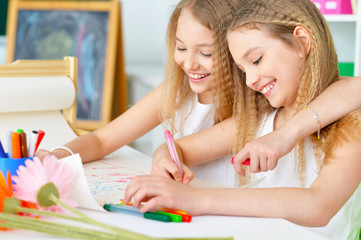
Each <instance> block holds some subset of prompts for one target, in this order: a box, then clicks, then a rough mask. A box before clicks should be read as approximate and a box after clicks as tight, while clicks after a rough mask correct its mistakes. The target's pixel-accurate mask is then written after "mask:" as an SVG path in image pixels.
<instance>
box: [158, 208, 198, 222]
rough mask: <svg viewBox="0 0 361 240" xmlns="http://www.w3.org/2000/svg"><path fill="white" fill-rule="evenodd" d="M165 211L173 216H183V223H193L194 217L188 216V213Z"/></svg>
mask: <svg viewBox="0 0 361 240" xmlns="http://www.w3.org/2000/svg"><path fill="white" fill-rule="evenodd" d="M163 210H164V209H163ZM164 211H165V212H167V213H173V214H176V215H179V216H181V217H182V222H190V221H192V216H191V215H189V214H187V213H186V212H183V211H178V210H170V209H166V210H164Z"/></svg>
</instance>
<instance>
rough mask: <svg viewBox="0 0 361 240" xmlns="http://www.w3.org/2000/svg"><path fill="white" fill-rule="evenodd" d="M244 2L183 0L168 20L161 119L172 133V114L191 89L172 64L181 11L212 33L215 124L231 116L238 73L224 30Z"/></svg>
mask: <svg viewBox="0 0 361 240" xmlns="http://www.w3.org/2000/svg"><path fill="white" fill-rule="evenodd" d="M244 2H245V0H182V1H180V2H179V4H178V5H177V6H176V8H175V10H174V11H173V14H172V15H171V17H170V21H169V24H168V30H167V37H166V41H167V47H168V63H167V69H166V80H165V85H164V91H163V96H162V99H163V101H162V102H163V104H164V105H163V106H162V119H164V120H168V123H169V125H170V128H171V129H172V132H173V133H174V132H175V126H174V121H175V114H176V112H177V111H178V110H179V109H180V108H181V106H182V105H183V104H184V102H185V100H186V99H187V97H189V96H190V94H191V93H192V90H191V88H190V85H189V80H188V76H187V75H186V74H185V72H184V71H183V70H182V68H181V67H180V66H179V65H178V64H177V63H176V62H175V61H174V50H175V46H176V42H175V37H176V32H177V24H178V19H179V16H180V14H181V12H182V10H183V9H189V10H190V11H191V13H192V14H193V16H194V17H195V18H196V19H197V20H198V21H199V22H200V23H201V24H203V25H204V26H205V27H207V28H209V29H210V30H211V31H212V32H213V33H214V34H213V53H212V60H213V72H212V91H213V96H214V97H213V104H214V108H215V115H214V122H215V123H217V122H220V121H222V120H224V119H226V118H229V117H231V116H232V113H233V105H234V91H235V87H234V76H236V78H239V76H240V71H239V70H238V69H237V68H236V67H235V66H234V65H233V61H232V57H231V55H230V53H229V51H228V47H227V40H226V35H227V29H228V26H229V24H230V23H231V21H232V17H233V14H234V13H235V12H236V11H237V10H239V9H240V8H241V7H242V6H243V5H244Z"/></svg>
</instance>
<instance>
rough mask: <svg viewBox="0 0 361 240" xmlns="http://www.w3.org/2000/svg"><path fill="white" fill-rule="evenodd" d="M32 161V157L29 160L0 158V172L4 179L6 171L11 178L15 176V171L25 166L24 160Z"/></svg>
mask: <svg viewBox="0 0 361 240" xmlns="http://www.w3.org/2000/svg"><path fill="white" fill-rule="evenodd" d="M28 159H30V160H33V158H32V157H29V158H4V157H2V158H0V171H1V172H2V173H3V175H4V177H6V174H7V171H10V174H11V176H17V173H16V170H18V169H19V167H20V166H21V165H23V166H25V161H26V160H28Z"/></svg>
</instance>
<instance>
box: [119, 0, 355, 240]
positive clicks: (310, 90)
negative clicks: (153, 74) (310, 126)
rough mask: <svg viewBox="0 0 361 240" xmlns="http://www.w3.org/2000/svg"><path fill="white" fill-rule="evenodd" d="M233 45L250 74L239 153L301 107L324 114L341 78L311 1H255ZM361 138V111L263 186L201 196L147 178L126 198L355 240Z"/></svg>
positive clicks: (243, 95) (290, 159) (292, 157)
mask: <svg viewBox="0 0 361 240" xmlns="http://www.w3.org/2000/svg"><path fill="white" fill-rule="evenodd" d="M228 43H229V49H230V52H231V54H232V56H233V58H234V61H235V63H236V64H237V66H238V67H239V68H240V69H242V71H243V72H244V73H245V77H246V79H245V81H240V82H239V85H237V90H238V91H239V92H240V94H239V95H238V98H237V112H236V113H235V114H236V116H235V119H236V125H237V134H236V141H235V142H236V144H235V149H236V150H237V151H239V150H241V149H242V148H243V147H244V146H245V144H246V142H247V141H249V140H252V139H253V138H255V137H260V136H264V135H265V134H268V133H270V132H272V131H273V130H274V129H279V128H280V127H281V126H282V125H283V124H284V123H285V122H286V121H287V120H289V119H291V118H292V117H293V116H294V114H295V113H296V112H297V111H300V110H301V109H303V110H301V111H308V112H312V113H313V114H317V111H316V110H315V109H313V107H310V105H309V103H310V102H311V101H312V100H313V99H314V98H315V97H317V96H318V95H319V94H320V93H321V92H322V91H323V90H324V89H325V88H326V87H327V86H329V85H330V84H331V83H333V82H336V81H338V80H339V73H338V68H337V56H336V53H335V49H334V46H333V41H332V37H331V34H330V31H329V29H328V27H327V23H326V21H325V19H324V18H323V16H322V15H321V13H320V12H319V10H318V9H317V8H316V7H315V6H314V5H313V3H312V2H310V1H309V0H294V1H288V0H253V1H249V3H248V4H247V5H246V6H245V7H244V8H243V9H242V10H241V11H240V12H239V13H237V15H236V16H235V20H234V21H233V23H232V24H231V27H230V32H229V35H228ZM304 107H306V109H304ZM244 111H247V113H248V114H247V116H248V117H247V118H245V117H243V116H242V115H243V114H244ZM330 111H331V109H330ZM313 120H315V121H317V120H318V119H317V117H316V118H315V119H313ZM360 133H361V111H360V110H357V111H354V112H352V113H350V114H348V115H347V116H345V117H343V118H342V119H340V120H338V121H336V122H335V123H333V124H330V125H328V126H327V127H325V128H323V129H322V130H321V133H320V136H319V137H320V139H319V140H318V134H317V133H316V135H310V136H308V137H306V138H305V139H302V140H301V141H300V142H299V144H298V145H297V147H295V148H294V149H293V150H292V151H291V152H290V153H289V154H286V155H285V156H284V157H282V158H281V159H280V160H279V162H278V165H277V167H276V168H275V169H274V170H273V171H268V172H261V173H254V174H252V176H250V178H251V180H252V181H257V180H259V179H261V178H264V177H265V179H264V180H263V181H262V182H261V183H259V185H258V188H254V189H249V188H242V189H237V188H232V189H197V188H194V187H191V186H186V185H182V184H178V183H175V182H174V181H170V180H169V179H166V178H162V177H159V176H139V177H136V178H135V179H134V181H132V182H131V183H130V184H129V185H128V187H127V191H126V197H125V200H126V201H129V200H130V199H131V198H132V197H133V199H134V203H135V205H139V204H140V202H142V201H147V202H146V203H145V204H144V205H143V206H142V208H141V210H142V211H147V210H149V209H151V208H154V207H156V206H162V207H167V208H173V209H183V210H185V211H187V212H189V213H190V214H194V215H197V214H224V215H239V216H258V217H281V218H285V219H287V220H289V221H292V222H294V223H296V224H299V225H303V226H308V227H310V230H312V231H316V232H318V233H320V234H322V235H324V236H326V237H327V238H328V239H355V238H356V237H357V236H358V234H359V230H360V227H361V221H360V217H361V205H360V204H359V203H360V202H361V187H359V184H360V181H361V174H360V172H361V134H360ZM186 150H187V149H182V152H184V151H186ZM249 157H250V158H251V168H252V167H254V166H253V165H252V162H253V160H254V159H253V156H252V155H250V156H249ZM240 158H241V156H237V157H236V160H235V164H236V165H239V164H240V162H241V161H243V160H244V159H240ZM236 169H237V171H238V173H241V171H239V167H238V168H236ZM246 171H247V172H248V170H246ZM195 199H196V201H195ZM192 200H193V201H192Z"/></svg>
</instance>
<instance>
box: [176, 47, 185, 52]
mask: <svg viewBox="0 0 361 240" xmlns="http://www.w3.org/2000/svg"><path fill="white" fill-rule="evenodd" d="M177 50H178V51H185V50H187V49H185V48H181V47H177Z"/></svg>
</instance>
